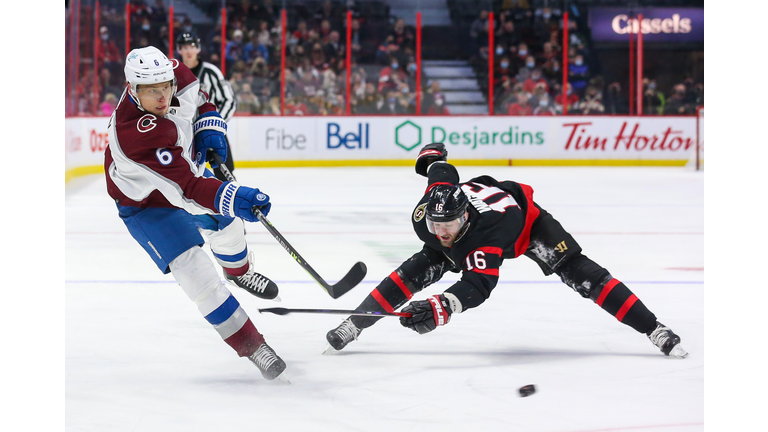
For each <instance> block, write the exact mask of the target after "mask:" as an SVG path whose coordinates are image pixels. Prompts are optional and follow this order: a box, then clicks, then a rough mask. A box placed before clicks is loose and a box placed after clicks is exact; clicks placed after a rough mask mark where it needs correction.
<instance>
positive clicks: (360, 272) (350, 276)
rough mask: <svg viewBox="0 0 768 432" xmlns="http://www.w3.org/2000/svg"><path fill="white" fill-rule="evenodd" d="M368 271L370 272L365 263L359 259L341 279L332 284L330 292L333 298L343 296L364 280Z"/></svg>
mask: <svg viewBox="0 0 768 432" xmlns="http://www.w3.org/2000/svg"><path fill="white" fill-rule="evenodd" d="M366 273H368V268H367V267H366V266H365V263H363V262H360V261H358V262H357V263H356V264H355V265H353V266H352V268H351V269H349V271H348V272H347V274H345V275H344V277H343V278H341V280H339V281H338V282H336V283H335V284H333V285H331V291H329V292H328V294H330V295H331V297H333V298H339V297H341V296H342V295H344V294H346V293H347V292H348V291H349V290H351V289H352V288H354V287H356V286H357V284H359V283H360V282H362V281H363V278H364V277H365V274H366Z"/></svg>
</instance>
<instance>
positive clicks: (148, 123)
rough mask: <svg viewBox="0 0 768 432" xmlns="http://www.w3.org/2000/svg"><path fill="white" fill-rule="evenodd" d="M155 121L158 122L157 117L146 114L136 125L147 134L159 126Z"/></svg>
mask: <svg viewBox="0 0 768 432" xmlns="http://www.w3.org/2000/svg"><path fill="white" fill-rule="evenodd" d="M155 120H157V117H155V116H153V115H152V114H144V115H143V116H142V117H141V118H140V119H139V121H138V123H136V129H138V130H139V132H141V133H147V132H149V131H151V130H152V129H154V128H155V126H157V123H155Z"/></svg>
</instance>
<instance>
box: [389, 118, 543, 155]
mask: <svg viewBox="0 0 768 432" xmlns="http://www.w3.org/2000/svg"><path fill="white" fill-rule="evenodd" d="M434 142H440V143H446V144H452V145H462V146H471V149H473V150H474V149H476V148H477V147H478V146H486V145H543V144H544V131H530V130H521V129H520V127H519V126H514V125H511V126H509V127H505V128H504V129H501V130H485V129H479V128H478V127H477V126H472V129H471V130H467V129H456V128H453V127H451V126H446V125H433V126H432V127H428V128H426V129H425V130H422V127H421V126H419V125H418V124H416V123H414V122H412V121H411V120H406V121H404V122H402V123H400V124H399V125H398V126H397V127H395V144H397V145H398V146H400V147H402V148H403V149H405V150H407V151H411V150H413V149H415V148H416V147H419V146H420V145H421V144H428V143H434Z"/></svg>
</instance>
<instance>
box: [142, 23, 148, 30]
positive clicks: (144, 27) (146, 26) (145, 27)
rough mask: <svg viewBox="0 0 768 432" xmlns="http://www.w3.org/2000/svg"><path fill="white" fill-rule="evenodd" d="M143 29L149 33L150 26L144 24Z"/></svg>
mask: <svg viewBox="0 0 768 432" xmlns="http://www.w3.org/2000/svg"><path fill="white" fill-rule="evenodd" d="M141 29H142V30H144V31H149V24H142V26H141Z"/></svg>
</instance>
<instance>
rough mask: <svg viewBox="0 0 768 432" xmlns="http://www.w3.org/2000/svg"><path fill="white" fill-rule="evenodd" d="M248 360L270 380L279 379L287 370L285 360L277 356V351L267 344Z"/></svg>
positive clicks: (260, 347)
mask: <svg viewBox="0 0 768 432" xmlns="http://www.w3.org/2000/svg"><path fill="white" fill-rule="evenodd" d="M248 360H250V361H252V362H253V364H255V365H256V367H257V368H259V370H260V371H261V374H262V375H263V376H264V378H266V379H268V380H273V379H275V378H277V377H278V375H280V374H281V373H283V371H284V370H285V362H284V361H283V359H281V358H280V357H279V356H278V355H277V354H275V351H274V350H273V349H272V348H270V346H269V345H267V343H266V342H264V343H263V344H261V345H260V346H259V349H257V350H256V352H254V353H253V354H251V355H250V356H248Z"/></svg>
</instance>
